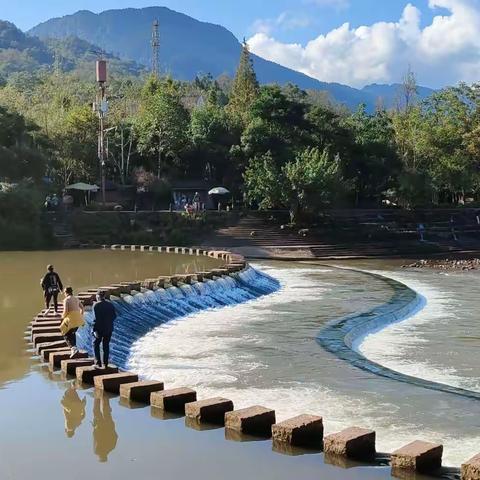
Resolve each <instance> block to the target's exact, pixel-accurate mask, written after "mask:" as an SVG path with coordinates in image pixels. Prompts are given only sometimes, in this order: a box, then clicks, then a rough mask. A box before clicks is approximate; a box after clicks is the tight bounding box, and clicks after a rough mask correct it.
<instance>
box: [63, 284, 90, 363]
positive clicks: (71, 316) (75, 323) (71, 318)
mask: <svg viewBox="0 0 480 480" xmlns="http://www.w3.org/2000/svg"><path fill="white" fill-rule="evenodd" d="M65 295H66V298H65V300H64V301H63V317H62V318H63V321H62V323H61V325H60V331H61V333H62V335H63V336H64V337H65V341H66V342H67V345H68V346H69V347H70V348H71V350H72V354H71V355H70V358H76V357H77V356H78V353H79V352H78V348H77V330H78V329H79V328H80V327H83V325H85V320H84V319H83V305H82V302H80V300H79V299H78V298H77V297H75V296H74V295H73V288H72V287H67V288H66V289H65Z"/></svg>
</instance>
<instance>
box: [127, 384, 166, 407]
mask: <svg viewBox="0 0 480 480" xmlns="http://www.w3.org/2000/svg"><path fill="white" fill-rule="evenodd" d="M160 390H163V382H156V381H143V382H135V383H126V384H124V385H120V396H121V397H122V398H125V399H127V400H132V401H134V402H141V403H150V394H151V393H152V392H158V391H160Z"/></svg>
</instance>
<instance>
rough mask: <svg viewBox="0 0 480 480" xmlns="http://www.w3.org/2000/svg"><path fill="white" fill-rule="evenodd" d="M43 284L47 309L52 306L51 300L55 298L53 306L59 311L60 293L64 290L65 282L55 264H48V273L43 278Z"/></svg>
mask: <svg viewBox="0 0 480 480" xmlns="http://www.w3.org/2000/svg"><path fill="white" fill-rule="evenodd" d="M41 285H42V289H43V295H44V297H45V306H46V307H47V310H48V309H49V308H50V302H51V300H52V298H53V307H54V308H55V312H57V311H58V294H59V293H60V292H61V291H62V290H63V284H62V281H61V280H60V277H59V275H58V273H57V272H55V271H54V268H53V265H48V267H47V273H46V274H45V276H44V277H43V278H42V282H41Z"/></svg>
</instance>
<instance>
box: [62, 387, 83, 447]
mask: <svg viewBox="0 0 480 480" xmlns="http://www.w3.org/2000/svg"><path fill="white" fill-rule="evenodd" d="M61 404H62V407H63V415H64V416H65V433H66V435H67V437H68V438H72V437H73V436H74V435H75V430H76V429H77V428H78V427H79V426H80V425H81V424H82V421H83V419H84V418H85V406H86V404H87V399H86V397H83V398H82V399H80V397H79V395H78V392H77V390H76V388H75V386H74V384H71V385H70V387H69V388H68V389H67V390H66V391H65V393H64V395H63V398H62V401H61Z"/></svg>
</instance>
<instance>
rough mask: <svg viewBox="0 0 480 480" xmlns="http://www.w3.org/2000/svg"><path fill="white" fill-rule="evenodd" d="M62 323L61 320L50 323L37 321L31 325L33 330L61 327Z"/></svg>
mask: <svg viewBox="0 0 480 480" xmlns="http://www.w3.org/2000/svg"><path fill="white" fill-rule="evenodd" d="M61 323H62V321H61V320H53V321H48V322H37V321H36V320H33V321H32V323H31V324H30V326H31V328H35V327H60V325H61Z"/></svg>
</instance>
